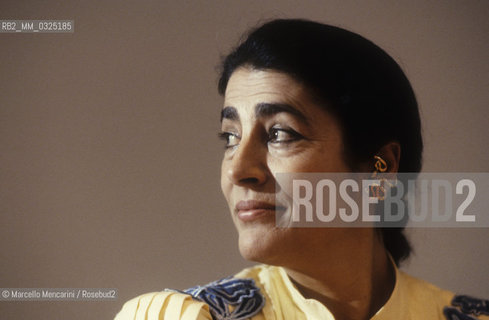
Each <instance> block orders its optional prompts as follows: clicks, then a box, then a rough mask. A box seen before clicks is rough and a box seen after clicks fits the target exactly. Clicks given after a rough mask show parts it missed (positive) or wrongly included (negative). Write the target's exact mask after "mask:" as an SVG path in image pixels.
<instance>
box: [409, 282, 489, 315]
mask: <svg viewBox="0 0 489 320" xmlns="http://www.w3.org/2000/svg"><path fill="white" fill-rule="evenodd" d="M401 277H402V278H403V282H404V285H405V286H406V292H407V295H408V296H407V297H406V298H407V300H408V301H409V305H410V306H417V307H415V308H416V309H418V311H419V313H429V314H431V312H433V313H434V312H436V313H437V314H438V315H439V318H441V319H449V320H464V319H465V320H472V319H489V300H485V299H479V298H475V297H472V296H469V295H464V294H455V293H453V292H451V291H447V290H443V289H441V288H439V287H437V286H435V285H433V284H431V283H429V282H426V281H424V280H421V279H417V278H414V277H412V276H409V275H407V274H405V273H401Z"/></svg>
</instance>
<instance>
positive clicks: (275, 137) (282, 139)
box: [268, 128, 303, 143]
mask: <svg viewBox="0 0 489 320" xmlns="http://www.w3.org/2000/svg"><path fill="white" fill-rule="evenodd" d="M302 138H303V137H302V135H300V134H299V133H297V132H296V131H294V130H292V129H283V128H271V129H270V132H269V134H268V141H269V142H270V143H291V142H294V141H297V140H300V139H302Z"/></svg>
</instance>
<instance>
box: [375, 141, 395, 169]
mask: <svg viewBox="0 0 489 320" xmlns="http://www.w3.org/2000/svg"><path fill="white" fill-rule="evenodd" d="M376 155H377V156H379V157H381V158H382V159H384V161H385V162H386V163H387V171H386V173H387V172H390V173H395V172H398V171H399V160H400V159H401V145H400V144H399V142H397V141H392V142H389V143H387V144H385V145H384V146H383V147H382V148H380V149H379V151H378V152H377V154H376ZM372 168H373V165H372Z"/></svg>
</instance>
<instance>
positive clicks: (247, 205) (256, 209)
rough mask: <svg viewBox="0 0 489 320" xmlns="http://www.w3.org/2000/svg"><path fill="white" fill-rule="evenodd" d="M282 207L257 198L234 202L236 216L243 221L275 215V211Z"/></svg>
mask: <svg viewBox="0 0 489 320" xmlns="http://www.w3.org/2000/svg"><path fill="white" fill-rule="evenodd" d="M282 209H283V208H282V207H280V206H276V205H275V204H272V203H268V202H263V201H258V200H243V201H239V202H238V203H237V204H236V213H237V216H238V218H239V219H240V220H241V221H243V222H251V221H254V220H258V219H260V218H263V217H266V216H268V215H275V212H276V211H279V210H282Z"/></svg>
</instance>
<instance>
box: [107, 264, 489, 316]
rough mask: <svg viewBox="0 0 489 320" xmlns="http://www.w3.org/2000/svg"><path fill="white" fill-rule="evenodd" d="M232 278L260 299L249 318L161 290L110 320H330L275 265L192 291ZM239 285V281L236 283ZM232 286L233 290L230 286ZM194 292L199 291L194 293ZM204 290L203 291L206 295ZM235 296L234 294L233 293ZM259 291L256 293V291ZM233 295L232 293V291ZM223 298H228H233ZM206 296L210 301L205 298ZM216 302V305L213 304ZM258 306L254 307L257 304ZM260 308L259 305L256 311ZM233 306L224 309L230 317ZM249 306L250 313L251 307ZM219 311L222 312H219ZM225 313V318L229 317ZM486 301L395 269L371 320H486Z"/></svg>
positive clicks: (133, 302)
mask: <svg viewBox="0 0 489 320" xmlns="http://www.w3.org/2000/svg"><path fill="white" fill-rule="evenodd" d="M235 279H253V281H254V285H255V286H256V287H257V288H258V289H259V290H256V294H259V293H261V295H262V296H263V298H264V302H265V303H264V304H260V302H261V301H262V300H256V301H248V302H249V305H247V306H246V308H242V309H243V310H239V311H240V312H241V311H243V312H241V313H240V314H241V315H243V314H246V311H250V310H251V311H252V313H253V315H252V316H251V317H245V318H243V317H240V316H239V313H238V314H237V315H235V316H233V317H226V316H222V314H224V313H221V315H220V314H219V312H217V313H216V311H214V318H213V317H212V315H211V311H210V310H212V308H213V307H211V308H209V305H208V304H206V303H204V302H202V301H198V300H196V299H192V297H191V296H190V295H188V294H184V293H180V292H175V291H163V292H153V293H148V294H144V295H141V296H139V297H136V298H134V299H132V300H130V301H128V302H126V303H125V304H124V306H123V308H122V310H121V311H120V312H119V313H118V314H117V316H116V317H115V320H126V319H131V320H132V319H141V320H142V319H145V320H156V319H172V320H174V319H188V320H195V319H198V320H203V319H222V320H224V319H226V320H228V319H229V320H234V319H239V320H243V319H252V320H272V319H273V320H285V319H294V320H319V319H321V320H334V319H335V318H334V316H333V315H332V314H331V312H330V311H329V310H328V309H327V308H326V306H324V305H323V304H322V303H320V302H319V301H317V300H314V299H306V298H304V297H303V296H302V295H301V294H300V292H299V291H298V290H297V288H296V287H295V286H294V284H293V283H292V282H291V280H290V279H289V277H288V276H287V274H286V272H285V270H284V269H283V268H280V267H274V266H267V265H259V266H255V267H252V268H248V269H245V270H243V271H241V272H240V273H238V274H236V275H235V276H234V277H233V278H232V279H231V280H230V281H231V282H227V283H225V285H226V286H227V287H226V288H227V289H228V290H231V291H219V290H217V291H216V290H213V289H212V288H217V287H213V286H212V285H211V286H210V287H199V288H200V289H197V291H194V292H193V293H192V294H194V293H196V292H202V290H203V291H204V292H207V291H208V289H206V288H211V290H213V291H212V293H216V292H218V295H219V294H220V292H224V293H225V294H226V292H233V291H232V290H234V289H233V288H234V287H236V286H240V284H239V283H238V284H237V283H234V282H232V280H235ZM238 281H239V280H238ZM236 288H237V287H236ZM199 290H200V291H199ZM206 290H207V291H206ZM236 292H238V291H236ZM239 292H241V293H242V294H243V296H246V297H250V296H253V295H254V294H255V293H254V292H253V290H252V291H250V290H241V291H239ZM258 292H259V293H258ZM236 294H237V293H236ZM236 294H234V293H233V295H230V296H229V297H228V298H230V299H234V298H236V297H235V295H236ZM211 297H213V296H212V295H211ZM209 301H210V302H211V304H213V305H215V306H219V303H218V302H219V301H220V300H213V299H212V298H211V300H209ZM216 301H217V302H216ZM259 304H260V305H259ZM262 305H263V307H262ZM235 308H237V307H236V306H229V309H228V310H227V311H229V312H230V313H232V312H233V311H234V310H235ZM253 308H254V309H253ZM221 311H222V310H221ZM229 312H228V315H229ZM487 315H489V301H487V300H480V299H475V298H471V297H467V296H455V295H454V294H453V293H452V292H449V291H445V290H442V289H440V288H438V287H436V286H434V285H432V284H430V283H428V282H425V281H423V280H419V279H416V278H413V277H411V276H409V275H407V274H406V273H404V272H402V271H400V270H398V269H397V268H396V284H395V287H394V291H393V292H392V294H391V297H390V298H389V300H388V301H387V303H386V304H385V305H384V306H383V307H382V308H381V309H380V310H379V311H378V312H377V313H376V314H375V316H374V317H373V318H372V319H373V320H387V319H389V320H390V319H398V320H408V319H412V320H414V319H416V320H418V319H423V320H426V319H450V320H464V319H465V320H471V319H489V316H487Z"/></svg>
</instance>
